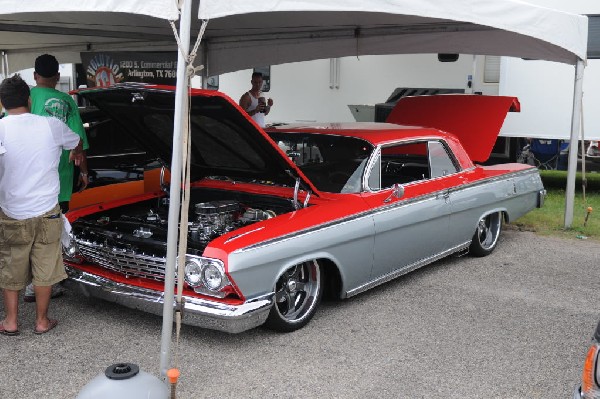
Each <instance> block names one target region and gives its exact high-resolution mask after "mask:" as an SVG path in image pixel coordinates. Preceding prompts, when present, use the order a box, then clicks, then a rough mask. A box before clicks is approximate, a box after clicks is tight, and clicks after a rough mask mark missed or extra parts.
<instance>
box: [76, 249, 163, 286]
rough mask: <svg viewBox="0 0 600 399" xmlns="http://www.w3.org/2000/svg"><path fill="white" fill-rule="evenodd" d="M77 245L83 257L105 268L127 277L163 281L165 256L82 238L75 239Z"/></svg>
mask: <svg viewBox="0 0 600 399" xmlns="http://www.w3.org/2000/svg"><path fill="white" fill-rule="evenodd" d="M77 245H78V248H79V253H80V255H81V256H83V257H84V259H86V260H87V261H89V262H92V263H95V264H97V265H100V266H102V267H104V268H106V269H109V270H112V271H115V272H118V273H122V274H124V275H126V276H128V277H142V278H149V279H152V280H156V281H161V282H164V281H165V265H166V258H165V257H161V256H152V255H145V254H139V253H137V252H136V251H133V250H129V249H124V248H118V247H113V246H110V245H104V244H98V243H93V242H90V241H84V240H77Z"/></svg>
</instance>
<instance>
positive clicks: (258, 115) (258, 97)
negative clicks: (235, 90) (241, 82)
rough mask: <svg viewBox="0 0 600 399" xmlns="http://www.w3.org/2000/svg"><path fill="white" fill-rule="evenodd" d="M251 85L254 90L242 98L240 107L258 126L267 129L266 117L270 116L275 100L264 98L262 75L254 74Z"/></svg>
mask: <svg viewBox="0 0 600 399" xmlns="http://www.w3.org/2000/svg"><path fill="white" fill-rule="evenodd" d="M250 83H251V84H252V88H251V89H250V90H249V91H247V92H246V93H244V94H243V95H242V97H241V98H240V107H242V108H243V109H244V110H245V111H246V112H247V113H248V115H250V116H251V117H252V119H254V121H255V122H256V123H257V124H258V126H260V127H265V115H269V112H270V111H271V107H272V106H273V99H271V98H269V99H268V100H265V97H263V96H262V92H261V91H260V89H261V88H262V85H263V75H262V73H260V72H254V73H253V74H252V80H251V81H250Z"/></svg>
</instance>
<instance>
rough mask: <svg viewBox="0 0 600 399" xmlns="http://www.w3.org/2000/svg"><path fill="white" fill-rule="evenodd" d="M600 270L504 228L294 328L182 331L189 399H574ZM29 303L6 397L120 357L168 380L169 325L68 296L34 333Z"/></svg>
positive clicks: (70, 390)
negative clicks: (475, 254) (489, 244)
mask: <svg viewBox="0 0 600 399" xmlns="http://www.w3.org/2000/svg"><path fill="white" fill-rule="evenodd" d="M599 269H600V244H599V243H598V242H594V241H590V240H564V239H558V238H552V237H538V236H536V235H534V234H533V233H529V232H519V231H516V230H511V229H507V230H505V231H504V233H503V236H502V237H501V241H500V243H499V247H498V248H497V250H496V251H495V252H494V253H493V254H492V255H490V256H489V257H487V258H471V257H462V258H454V257H451V258H447V259H444V260H442V261H439V262H437V263H435V264H433V265H430V266H427V267H425V268H423V269H420V270H418V271H415V272H413V273H410V274H409V275H406V276H404V277H401V278H399V279H396V280H394V281H392V282H390V283H388V284H385V285H383V286H380V287H377V288H375V289H373V290H371V291H369V292H367V293H364V294H362V295H358V296H356V297H354V298H351V299H350V300H346V301H341V302H325V303H323V304H322V306H321V308H320V310H319V312H318V313H317V315H316V316H315V318H314V319H313V320H312V322H311V323H310V324H309V325H308V326H306V327H305V328H304V329H302V330H300V331H296V332H294V333H290V334H277V333H273V332H270V331H268V330H264V329H255V330H252V331H248V332H246V333H242V334H238V335H227V334H224V333H219V332H215V331H209V330H202V329H198V328H192V327H187V326H184V327H183V328H182V333H181V339H180V342H179V346H178V348H175V347H174V348H173V353H174V355H175V354H176V355H177V356H176V357H177V359H176V363H177V364H178V365H179V368H180V369H181V372H182V378H181V382H180V385H179V387H178V398H382V397H386V398H387V397H391V398H428V399H429V398H444V399H447V398H486V399H489V398H503V399H511V398H568V397H570V395H571V392H572V390H573V388H574V387H575V386H576V385H577V384H578V383H579V379H580V375H581V369H582V365H583V359H584V357H585V353H586V350H587V346H588V344H589V341H590V338H591V335H592V333H593V330H594V328H595V325H596V323H597V322H598V320H599V319H600V306H599V304H600V270H599ZM0 304H1V305H2V306H3V303H2V300H1V299H0ZM21 305H22V306H21V314H20V320H21V326H20V328H21V331H22V333H21V335H20V336H18V337H6V336H0V359H2V362H3V365H4V367H3V370H2V377H1V379H0V397H1V398H13V399H21V398H22V399H29V398H40V397H41V398H73V397H75V396H76V395H77V393H78V392H79V391H80V390H81V389H82V387H83V386H84V385H85V384H87V383H88V382H89V381H91V380H92V379H93V378H94V377H95V376H97V375H98V374H100V373H101V372H103V371H104V369H105V368H106V367H107V366H109V365H111V364H113V363H117V362H133V363H137V364H138V365H139V366H140V368H141V369H142V370H144V371H146V372H148V373H151V374H154V375H158V368H159V358H160V353H159V346H160V334H161V331H160V330H161V319H160V317H156V316H152V315H148V314H144V313H141V312H138V311H133V310H129V309H127V308H123V307H120V306H117V305H113V304H111V303H107V302H102V301H98V300H92V299H88V298H85V297H82V296H78V295H76V294H73V293H67V294H66V295H65V296H63V297H61V298H59V299H56V300H53V302H52V307H51V314H52V316H54V317H57V318H59V319H60V324H59V326H58V327H57V328H56V329H55V330H53V331H52V332H50V333H48V334H47V335H41V336H37V335H34V334H33V332H32V329H33V319H34V306H33V305H32V304H26V303H22V304H21Z"/></svg>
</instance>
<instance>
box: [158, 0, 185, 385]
mask: <svg viewBox="0 0 600 399" xmlns="http://www.w3.org/2000/svg"><path fill="white" fill-rule="evenodd" d="M191 16H192V0H184V1H183V5H182V9H181V16H180V17H179V37H180V40H181V46H182V49H183V51H184V52H185V54H186V55H187V54H188V53H189V51H190V30H191ZM186 67H187V60H186V59H185V57H184V56H183V55H182V54H181V51H178V52H177V84H176V88H175V116H174V120H173V155H172V159H171V186H170V191H169V197H170V200H169V219H168V231H167V263H166V267H165V292H164V304H163V323H162V335H161V342H160V377H161V379H162V380H163V381H164V380H165V379H166V375H167V370H168V367H169V362H170V357H171V354H170V352H171V340H172V336H173V305H174V291H175V264H176V260H177V237H178V230H179V229H178V223H179V208H180V206H181V168H182V165H181V162H182V160H181V158H182V148H181V143H182V135H183V124H184V119H185V118H186V115H187V109H183V107H184V104H185V96H187V95H188V89H189V88H188V79H187V76H186ZM184 228H185V227H184Z"/></svg>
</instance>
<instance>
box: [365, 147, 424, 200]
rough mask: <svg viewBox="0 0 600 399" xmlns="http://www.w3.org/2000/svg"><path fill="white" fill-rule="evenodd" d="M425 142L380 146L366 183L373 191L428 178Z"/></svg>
mask: <svg viewBox="0 0 600 399" xmlns="http://www.w3.org/2000/svg"><path fill="white" fill-rule="evenodd" d="M427 150H428V148H427V142H426V141H422V142H411V143H405V144H394V145H389V146H385V147H382V148H381V154H380V157H379V159H378V160H377V161H376V162H374V164H373V168H372V169H371V172H370V174H369V179H368V185H369V189H371V190H373V191H377V190H381V189H386V188H390V187H392V186H393V185H394V184H397V183H398V184H406V183H411V182H414V181H419V180H425V179H429V178H430V172H429V163H428V158H427Z"/></svg>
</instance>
